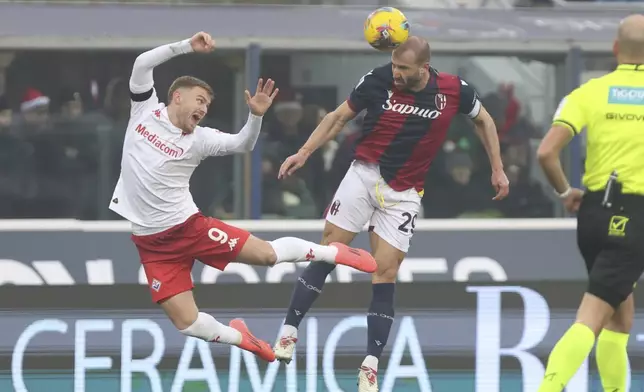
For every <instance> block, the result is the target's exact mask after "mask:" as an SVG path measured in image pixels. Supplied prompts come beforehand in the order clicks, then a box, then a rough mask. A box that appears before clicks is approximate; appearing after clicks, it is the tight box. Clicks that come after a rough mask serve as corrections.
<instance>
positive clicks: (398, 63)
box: [274, 37, 509, 391]
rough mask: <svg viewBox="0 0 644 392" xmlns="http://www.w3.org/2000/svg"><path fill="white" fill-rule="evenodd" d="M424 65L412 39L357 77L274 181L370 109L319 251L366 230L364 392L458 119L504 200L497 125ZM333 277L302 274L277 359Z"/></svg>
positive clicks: (465, 90) (470, 94)
mask: <svg viewBox="0 0 644 392" xmlns="http://www.w3.org/2000/svg"><path fill="white" fill-rule="evenodd" d="M429 60H430V48H429V44H428V43H427V41H425V40H423V39H421V38H418V37H410V38H409V39H408V40H407V41H406V42H405V43H403V44H401V45H400V46H399V47H398V48H396V49H395V50H394V51H393V53H392V57H391V63H389V64H386V65H384V66H381V67H378V68H375V69H373V70H371V71H369V72H368V73H367V74H366V75H364V76H363V77H362V78H361V79H360V81H359V82H358V83H357V85H356V86H355V88H354V89H353V91H352V92H351V95H350V96H349V98H348V99H347V100H346V101H345V102H344V103H342V104H341V105H340V106H339V107H338V108H337V109H336V110H335V111H333V112H332V113H329V114H328V115H327V116H326V117H325V118H324V120H323V121H322V122H321V123H320V125H319V126H318V127H317V129H316V130H315V131H314V132H313V133H312V134H311V137H310V138H309V140H308V141H307V142H306V143H305V144H304V146H303V147H302V148H301V149H300V151H299V152H298V153H297V154H295V155H293V156H291V157H289V158H288V159H287V160H286V161H285V162H284V164H283V165H282V167H281V169H280V174H279V175H280V177H284V176H288V175H290V174H292V173H293V172H294V171H295V170H297V169H299V168H300V167H302V166H303V165H304V163H305V162H306V160H307V159H308V157H309V156H310V154H311V153H313V151H315V150H316V149H318V148H319V147H321V146H322V145H324V144H325V143H326V142H327V141H329V140H331V139H333V138H334V137H335V136H336V135H337V134H338V133H339V132H340V131H341V130H342V128H343V127H344V126H345V124H346V123H347V122H348V121H349V120H350V119H352V118H353V117H355V116H356V115H357V114H358V113H359V112H361V111H363V110H366V115H365V118H364V122H363V126H362V135H361V137H360V138H359V140H358V141H357V145H356V149H355V155H354V158H355V160H354V162H353V163H352V164H351V167H350V169H349V170H348V172H347V174H346V176H345V177H344V179H343V181H342V183H341V184H340V186H339V188H338V190H337V192H336V194H335V197H334V200H333V202H332V203H331V205H330V207H329V209H328V211H327V214H326V226H325V228H324V234H323V238H322V243H323V244H329V243H331V242H340V243H344V244H349V243H351V241H352V240H353V238H354V237H355V236H356V234H357V233H359V232H360V231H362V229H363V228H364V227H365V225H366V224H367V223H368V224H369V232H370V240H371V247H372V253H373V255H374V257H375V259H376V261H377V263H378V270H377V271H376V272H375V273H374V274H373V278H372V282H373V297H372V302H371V306H370V308H369V311H368V313H367V320H368V332H367V333H368V347H367V356H366V358H365V360H364V362H363V363H362V366H361V368H360V375H359V386H360V387H359V390H360V391H376V390H377V368H378V359H379V357H380V355H381V354H382V351H383V348H384V346H385V344H386V343H387V338H388V336H389V330H390V329H391V325H392V323H393V320H394V309H393V300H394V283H395V281H396V276H397V273H398V268H399V266H400V263H401V262H402V261H403V259H404V257H405V254H406V253H407V251H408V249H409V242H410V240H411V237H412V235H413V233H414V226H415V223H416V219H417V216H418V212H419V211H420V205H421V203H420V202H421V198H422V196H423V192H424V186H425V184H424V183H425V177H426V173H427V170H428V169H429V166H430V164H431V162H432V161H433V159H434V157H435V156H436V154H437V153H438V151H439V149H440V148H441V145H442V144H443V141H444V140H445V138H446V136H447V131H448V129H449V126H450V123H451V121H452V119H453V118H454V116H456V115H457V114H459V113H460V114H464V115H467V116H468V117H470V118H471V119H472V120H473V121H474V124H475V128H476V132H477V134H478V135H479V136H480V138H481V140H482V142H483V145H484V146H485V149H486V151H487V154H488V156H489V159H490V164H491V166H492V186H493V187H494V188H495V190H496V196H495V197H494V199H495V200H499V199H502V198H504V197H506V196H507V194H508V192H509V182H508V179H507V177H506V175H505V173H504V171H503V164H502V162H501V154H500V147H499V140H498V137H497V132H496V127H495V125H494V121H493V120H492V118H491V117H490V115H489V113H488V112H487V111H486V110H485V108H483V106H482V105H481V102H480V100H479V98H478V95H477V94H476V92H475V91H474V89H473V88H472V87H471V86H470V85H468V84H467V82H465V81H464V80H463V79H461V78H459V77H458V76H455V75H450V74H447V73H441V72H438V71H437V70H436V69H434V68H432V67H431V66H430V64H429ZM333 269H334V266H333V265H329V266H327V265H322V264H316V265H314V264H311V265H310V266H309V267H308V268H307V269H306V270H305V271H304V272H303V274H302V275H301V277H300V279H299V282H298V284H297V286H296V288H295V292H294V293H293V298H292V300H291V304H290V306H289V310H288V313H287V315H286V321H285V324H284V326H283V328H282V333H281V335H280V338H279V339H278V341H277V343H276V344H275V347H274V350H275V354H276V357H277V359H280V360H282V361H284V362H287V363H288V362H290V360H291V359H292V356H293V350H294V348H295V343H296V342H297V328H298V326H299V324H300V322H301V320H302V318H303V317H304V315H305V314H306V312H307V311H308V310H309V308H310V307H311V305H312V304H313V302H314V301H315V299H316V298H317V296H318V295H319V293H320V292H321V290H322V286H323V285H324V282H325V279H326V277H327V275H328V274H329V273H331V271H333ZM300 283H301V284H300Z"/></svg>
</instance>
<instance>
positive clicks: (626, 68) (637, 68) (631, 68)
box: [617, 64, 644, 71]
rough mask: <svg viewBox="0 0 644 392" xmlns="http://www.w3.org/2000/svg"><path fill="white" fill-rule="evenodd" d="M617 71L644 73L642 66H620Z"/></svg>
mask: <svg viewBox="0 0 644 392" xmlns="http://www.w3.org/2000/svg"><path fill="white" fill-rule="evenodd" d="M617 70H618V71H644V64H620V65H618V66H617Z"/></svg>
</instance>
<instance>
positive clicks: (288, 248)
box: [269, 237, 338, 264]
mask: <svg viewBox="0 0 644 392" xmlns="http://www.w3.org/2000/svg"><path fill="white" fill-rule="evenodd" d="M269 244H271V246H272V247H273V250H275V254H276V255H277V262H276V263H275V264H277V263H300V262H304V261H312V262H313V261H323V262H325V263H329V264H335V256H336V255H337V254H338V249H337V248H336V247H334V246H326V245H318V244H314V243H313V242H309V241H305V240H302V239H299V238H295V237H282V238H278V239H276V240H275V241H269Z"/></svg>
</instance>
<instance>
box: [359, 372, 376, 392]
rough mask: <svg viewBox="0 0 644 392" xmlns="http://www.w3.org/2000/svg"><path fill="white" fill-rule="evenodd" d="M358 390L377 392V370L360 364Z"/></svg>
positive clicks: (361, 391) (360, 391)
mask: <svg viewBox="0 0 644 392" xmlns="http://www.w3.org/2000/svg"><path fill="white" fill-rule="evenodd" d="M358 392H378V372H377V371H376V370H374V369H372V368H370V367H368V366H364V365H363V366H360V373H359V374H358Z"/></svg>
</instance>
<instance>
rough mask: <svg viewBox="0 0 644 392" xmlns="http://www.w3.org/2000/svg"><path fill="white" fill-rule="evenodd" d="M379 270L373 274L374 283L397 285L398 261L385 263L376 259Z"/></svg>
mask: <svg viewBox="0 0 644 392" xmlns="http://www.w3.org/2000/svg"><path fill="white" fill-rule="evenodd" d="M376 262H377V263H378V269H377V270H376V272H374V273H373V276H372V279H371V281H372V282H373V283H395V282H396V277H397V276H398V268H399V264H398V261H397V260H390V261H384V260H379V259H376Z"/></svg>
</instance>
